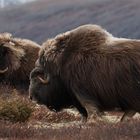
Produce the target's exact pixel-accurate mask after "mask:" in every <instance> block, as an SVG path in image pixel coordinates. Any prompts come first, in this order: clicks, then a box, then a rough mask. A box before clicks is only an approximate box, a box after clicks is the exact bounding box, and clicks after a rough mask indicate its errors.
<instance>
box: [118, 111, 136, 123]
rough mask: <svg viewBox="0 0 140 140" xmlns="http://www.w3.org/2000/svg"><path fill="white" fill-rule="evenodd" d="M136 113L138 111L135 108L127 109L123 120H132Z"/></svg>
mask: <svg viewBox="0 0 140 140" xmlns="http://www.w3.org/2000/svg"><path fill="white" fill-rule="evenodd" d="M135 114H136V111H134V110H127V111H125V113H124V115H123V116H122V118H121V120H120V121H121V122H122V121H128V120H130V119H131V118H132V117H133V116H134V115H135Z"/></svg>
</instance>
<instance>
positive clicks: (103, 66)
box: [30, 25, 140, 115]
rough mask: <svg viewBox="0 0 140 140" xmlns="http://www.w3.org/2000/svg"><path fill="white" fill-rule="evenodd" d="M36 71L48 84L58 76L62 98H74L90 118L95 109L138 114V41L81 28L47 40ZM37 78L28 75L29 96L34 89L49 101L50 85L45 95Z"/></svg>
mask: <svg viewBox="0 0 140 140" xmlns="http://www.w3.org/2000/svg"><path fill="white" fill-rule="evenodd" d="M37 68H40V69H42V71H43V72H42V75H43V74H44V73H45V75H48V74H49V75H50V77H51V78H50V82H51V80H52V81H53V77H55V76H57V77H58V81H61V82H62V83H63V84H64V88H65V89H67V91H70V93H65V94H70V96H71V97H75V99H76V100H78V101H79V102H80V104H81V106H82V107H84V108H85V109H86V110H87V112H88V114H89V115H91V114H92V113H93V109H94V107H96V108H97V109H98V110H99V111H105V110H107V111H108V110H113V109H115V108H120V109H121V110H123V111H124V112H128V111H130V110H133V111H135V112H140V40H131V39H123V38H115V37H113V36H112V35H111V34H109V33H108V32H107V31H105V30H104V29H103V28H101V27H100V26H97V25H84V26H80V27H78V28H76V29H74V30H72V31H70V32H66V33H64V34H61V35H58V36H56V37H55V38H54V39H50V40H47V42H45V43H44V44H43V48H42V49H41V51H40V56H39V59H38V61H37V64H36V69H37ZM34 73H35V74H34ZM33 75H34V76H33ZM37 75H38V73H36V72H35V71H33V72H32V73H31V83H32V84H31V86H30V93H31V94H32V95H34V93H35V91H34V89H39V91H38V96H39V95H40V94H43V93H42V92H44V97H45V94H48V95H50V99H51V95H52V96H55V95H57V92H56V93H52V92H50V89H49V90H48V91H47V86H48V87H49V84H48V85H46V91H45V90H44V89H45V87H43V88H42V86H41V84H40V83H39V84H38V86H36V85H35V84H36V82H34V78H35V77H36V76H37ZM58 84H59V83H58ZM41 91H42V92H41ZM56 91H57V90H56ZM36 94H37V93H36ZM53 94H54V95H53ZM36 99H37V98H36ZM50 99H48V100H47V99H46V102H45V103H44V104H46V105H47V102H48V101H49V100H50ZM57 99H58V98H57ZM37 100H38V99H37ZM59 100H61V97H59V99H58V101H59ZM73 105H74V106H75V107H76V105H75V104H73ZM134 114H135V113H134Z"/></svg>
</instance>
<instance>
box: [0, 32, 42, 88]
mask: <svg viewBox="0 0 140 140" xmlns="http://www.w3.org/2000/svg"><path fill="white" fill-rule="evenodd" d="M39 50H40V46H39V45H38V44H36V43H35V42H33V41H30V40H27V39H20V38H14V37H13V36H12V35H11V34H9V33H2V34H0V54H1V56H0V59H1V61H0V69H1V70H2V69H5V68H6V67H8V71H7V72H5V73H1V74H0V80H1V82H5V83H8V84H11V85H14V86H17V85H19V86H21V85H22V86H23V87H24V86H25V87H28V85H29V74H30V72H31V70H32V69H33V67H34V64H35V61H36V59H37V57H38V52H39Z"/></svg>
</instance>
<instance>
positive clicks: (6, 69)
mask: <svg viewBox="0 0 140 140" xmlns="http://www.w3.org/2000/svg"><path fill="white" fill-rule="evenodd" d="M7 71H8V67H6V68H5V69H4V70H0V73H5V72H7Z"/></svg>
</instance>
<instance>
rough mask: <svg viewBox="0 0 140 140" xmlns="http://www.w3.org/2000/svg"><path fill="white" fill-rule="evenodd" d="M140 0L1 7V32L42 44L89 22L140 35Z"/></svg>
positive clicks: (60, 0)
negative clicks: (47, 39)
mask: <svg viewBox="0 0 140 140" xmlns="http://www.w3.org/2000/svg"><path fill="white" fill-rule="evenodd" d="M139 14H140V0H37V1H34V2H31V3H28V4H24V5H22V6H15V7H13V8H6V9H3V10H0V32H11V33H13V34H14V35H15V36H18V37H24V38H29V39H32V40H34V41H37V42H39V43H41V42H43V41H44V40H46V38H50V37H53V36H55V35H57V34H58V33H61V32H65V31H67V30H70V29H72V28H74V27H77V26H79V25H82V24H86V23H93V24H99V25H102V26H103V27H104V28H106V29H107V30H108V31H109V32H111V33H112V34H113V35H115V36H118V37H129V38H140V29H139V25H140V17H139Z"/></svg>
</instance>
